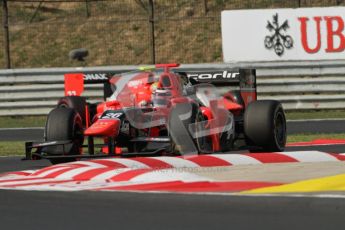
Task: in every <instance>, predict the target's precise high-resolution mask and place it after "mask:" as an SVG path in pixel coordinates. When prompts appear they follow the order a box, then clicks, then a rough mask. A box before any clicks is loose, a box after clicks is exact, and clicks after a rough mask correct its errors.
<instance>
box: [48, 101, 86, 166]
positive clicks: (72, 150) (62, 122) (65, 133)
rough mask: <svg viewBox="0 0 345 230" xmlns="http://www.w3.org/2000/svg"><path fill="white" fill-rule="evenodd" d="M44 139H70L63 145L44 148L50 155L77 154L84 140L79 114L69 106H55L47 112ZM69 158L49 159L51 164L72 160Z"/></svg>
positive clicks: (79, 152)
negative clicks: (67, 143)
mask: <svg viewBox="0 0 345 230" xmlns="http://www.w3.org/2000/svg"><path fill="white" fill-rule="evenodd" d="M45 140H46V141H47V142H50V141H71V144H69V145H68V146H65V147H64V148H63V147H62V146H49V147H47V149H46V150H45V152H47V154H48V155H50V156H63V155H66V156H67V155H79V154H81V148H82V144H83V141H84V136H83V126H82V120H81V118H80V115H79V114H78V113H77V112H76V111H75V110H74V109H71V108H55V109H53V110H52V111H51V112H50V113H49V114H48V118H47V122H46V126H45ZM73 160H75V159H70V158H58V159H51V162H52V163H53V164H57V163H63V162H68V161H73Z"/></svg>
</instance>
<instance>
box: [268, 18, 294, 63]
mask: <svg viewBox="0 0 345 230" xmlns="http://www.w3.org/2000/svg"><path fill="white" fill-rule="evenodd" d="M266 28H267V29H268V31H269V32H271V35H268V36H266V37H265V47H266V49H269V50H271V49H273V50H274V52H275V53H276V54H277V55H278V56H279V57H280V56H282V55H283V54H284V52H285V49H291V48H292V47H293V39H292V37H291V36H290V35H287V34H286V31H287V30H288V29H289V28H290V26H289V23H288V20H285V21H284V22H283V24H281V25H279V19H278V14H275V15H273V21H272V22H270V21H268V22H267V26H266Z"/></svg>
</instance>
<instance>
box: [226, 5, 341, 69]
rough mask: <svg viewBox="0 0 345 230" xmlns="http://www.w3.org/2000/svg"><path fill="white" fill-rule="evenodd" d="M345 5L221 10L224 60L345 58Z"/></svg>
mask: <svg viewBox="0 0 345 230" xmlns="http://www.w3.org/2000/svg"><path fill="white" fill-rule="evenodd" d="M344 21H345V7H325V8H298V9H267V10H229V11H223V12H222V42H223V55H224V62H246V61H288V60H294V61H298V60H341V59H345V31H344V27H345V26H344V25H345V23H344Z"/></svg>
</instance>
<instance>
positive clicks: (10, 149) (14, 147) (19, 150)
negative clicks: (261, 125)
mask: <svg viewBox="0 0 345 230" xmlns="http://www.w3.org/2000/svg"><path fill="white" fill-rule="evenodd" d="M316 139H342V140H344V139H345V133H344V134H323V133H318V134H308V133H305V134H297V135H290V136H288V140H287V141H288V143H293V142H305V141H312V140H316ZM97 143H102V142H101V141H97ZM24 155H25V144H24V141H0V156H23V157H24Z"/></svg>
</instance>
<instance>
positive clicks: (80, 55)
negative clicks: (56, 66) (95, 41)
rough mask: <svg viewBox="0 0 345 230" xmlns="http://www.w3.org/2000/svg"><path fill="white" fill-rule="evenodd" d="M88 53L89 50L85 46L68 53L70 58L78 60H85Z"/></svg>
mask: <svg viewBox="0 0 345 230" xmlns="http://www.w3.org/2000/svg"><path fill="white" fill-rule="evenodd" d="M88 55H89V51H88V50H87V49H85V48H80V49H74V50H71V51H70V52H69V54H68V56H69V58H70V59H72V60H77V61H85V59H84V58H86V57H87V56H88Z"/></svg>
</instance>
